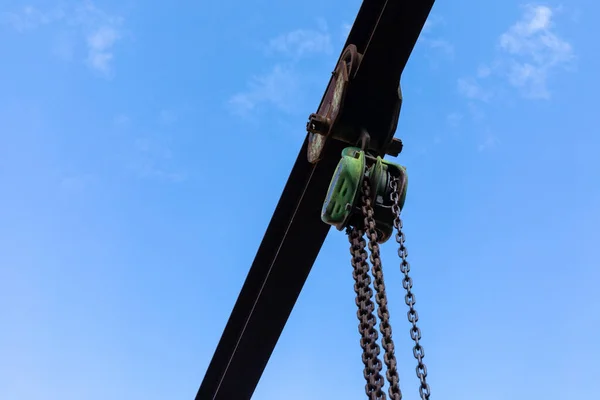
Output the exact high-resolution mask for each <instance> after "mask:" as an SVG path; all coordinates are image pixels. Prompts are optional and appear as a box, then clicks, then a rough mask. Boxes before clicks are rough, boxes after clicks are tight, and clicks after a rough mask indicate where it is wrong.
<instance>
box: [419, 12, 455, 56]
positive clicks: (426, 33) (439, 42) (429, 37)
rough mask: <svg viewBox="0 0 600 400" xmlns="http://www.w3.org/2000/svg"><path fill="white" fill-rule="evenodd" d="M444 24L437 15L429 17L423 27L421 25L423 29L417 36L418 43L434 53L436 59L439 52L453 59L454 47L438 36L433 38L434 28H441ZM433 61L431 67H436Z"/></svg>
mask: <svg viewBox="0 0 600 400" xmlns="http://www.w3.org/2000/svg"><path fill="white" fill-rule="evenodd" d="M444 24H445V20H444V19H443V18H442V17H441V16H439V15H430V16H429V17H428V18H427V20H426V21H425V25H423V29H422V31H421V35H420V36H419V39H418V41H419V43H422V44H424V45H426V46H427V47H429V48H430V49H433V50H435V51H436V58H437V56H438V55H439V53H440V52H441V53H442V54H444V55H445V56H446V57H449V58H453V57H454V45H453V44H452V43H450V42H449V41H448V40H446V39H443V38H441V37H439V36H437V37H434V36H433V32H434V28H437V27H439V26H442V25H444ZM429 58H430V61H433V64H432V66H434V67H437V60H432V59H431V57H429Z"/></svg>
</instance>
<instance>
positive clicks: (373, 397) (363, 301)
mask: <svg viewBox="0 0 600 400" xmlns="http://www.w3.org/2000/svg"><path fill="white" fill-rule="evenodd" d="M347 234H348V240H349V241H350V254H351V255H352V267H353V271H352V277H353V278H354V281H355V283H354V291H355V292H356V305H357V306H358V311H357V313H356V315H357V317H358V320H359V324H358V331H359V332H360V334H361V339H360V346H361V347H362V350H363V354H362V361H363V364H364V365H365V369H364V373H363V374H364V377H365V379H366V380H367V384H366V385H365V393H366V394H367V396H368V398H369V399H370V400H386V396H385V393H384V392H383V386H384V384H385V381H384V379H383V377H382V376H381V370H382V369H383V365H382V363H381V360H380V359H379V352H380V349H379V345H378V344H377V339H378V334H377V330H375V324H376V323H377V320H376V318H375V315H374V314H373V311H374V309H375V305H374V304H373V300H372V298H373V291H372V290H371V286H370V285H371V278H370V276H369V265H368V263H367V251H366V250H365V247H366V242H365V239H364V237H363V235H364V232H363V231H362V230H360V229H358V228H356V227H352V228H348V229H347Z"/></svg>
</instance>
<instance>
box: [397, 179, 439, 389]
mask: <svg viewBox="0 0 600 400" xmlns="http://www.w3.org/2000/svg"><path fill="white" fill-rule="evenodd" d="M399 197H400V196H399V193H398V180H397V179H393V180H392V201H393V202H394V204H393V205H392V211H393V213H394V228H396V231H397V232H396V242H398V245H399V248H398V256H399V257H400V259H401V262H400V271H401V272H402V273H403V274H404V279H403V280H402V286H403V287H404V289H405V290H406V295H405V296H404V302H405V303H406V305H407V306H408V307H409V310H408V313H407V315H408V322H410V323H411V324H412V327H411V328H410V337H411V339H412V340H413V341H414V342H415V346H414V347H413V355H414V356H415V358H416V359H417V368H416V371H417V377H418V378H419V381H420V386H419V395H420V396H421V400H429V396H430V395H431V392H430V389H429V384H427V367H426V366H425V364H424V363H423V358H424V357H425V350H424V349H423V346H421V343H420V342H419V340H421V330H420V329H419V327H418V326H417V321H418V320H419V314H417V310H415V302H416V300H415V295H414V294H413V293H412V278H411V277H410V276H409V275H408V273H409V272H410V264H409V263H408V261H406V257H407V256H408V251H407V250H406V246H405V245H404V241H405V240H406V238H405V236H404V232H403V231H402V219H401V218H400V205H399Z"/></svg>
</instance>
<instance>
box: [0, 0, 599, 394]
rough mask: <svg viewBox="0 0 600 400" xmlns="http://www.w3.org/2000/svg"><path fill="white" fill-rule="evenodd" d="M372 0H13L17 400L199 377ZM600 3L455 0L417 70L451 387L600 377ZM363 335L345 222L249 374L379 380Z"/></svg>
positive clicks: (566, 382)
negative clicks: (265, 356)
mask: <svg viewBox="0 0 600 400" xmlns="http://www.w3.org/2000/svg"><path fill="white" fill-rule="evenodd" d="M359 6H360V2H359V1H357V0H353V1H350V2H346V1H341V0H331V1H319V2H317V1H313V0H307V1H302V2H300V1H298V2H268V1H266V0H255V1H252V2H235V1H223V2H205V1H201V2H192V1H172V2H162V3H158V2H142V1H136V0H127V1H96V2H93V3H92V2H72V1H56V0H47V1H32V2H22V1H13V0H5V1H3V2H2V4H1V5H0V54H1V58H0V77H1V78H0V184H1V185H2V188H3V190H2V196H1V197H0V326H1V329H0V398H1V399H6V400H30V399H31V400H33V399H36V400H37V399H43V400H55V399H56V400H82V399H86V400H87V399H90V400H94V399H114V400H118V399H147V400H151V399H159V400H164V399H186V398H187V399H189V398H192V396H194V395H195V393H196V390H197V387H198V385H199V383H200V381H201V379H202V376H203V374H204V371H205V368H206V366H207V365H208V362H209V361H210V358H211V356H212V352H213V350H214V348H215V346H216V344H217V341H218V339H219V337H220V334H221V332H222V329H223V327H224V325H225V322H226V320H227V318H228V316H229V312H230V311H231V308H232V306H233V304H234V302H235V300H236V297H237V294H238V291H239V289H240V287H241V285H242V283H243V280H244V279H245V276H246V273H247V270H248V268H249V266H250V263H251V262H252V260H253V258H254V254H255V251H256V249H257V246H258V244H259V243H260V240H261V238H262V235H263V233H264V230H265V228H266V226H267V224H268V222H269V219H270V216H271V214H272V211H273V209H274V206H275V204H276V202H277V200H278V198H279V195H280V193H281V190H282V188H283V185H284V183H285V181H286V178H287V176H288V173H289V170H290V168H291V166H292V164H293V162H294V160H295V157H296V155H297V152H298V149H299V147H300V145H301V142H302V140H303V137H304V134H305V132H304V125H305V121H306V118H307V116H308V115H309V114H310V113H311V112H313V111H314V110H315V107H316V106H317V104H318V101H319V100H320V98H321V95H322V92H323V89H324V87H325V84H326V82H327V79H328V76H329V75H328V74H329V73H330V71H331V69H332V68H333V65H334V63H335V60H336V57H337V56H338V54H339V52H340V50H341V46H342V45H343V42H344V39H345V34H346V33H347V31H348V29H349V25H350V24H351V23H352V22H353V19H354V16H355V15H356V12H357V11H358V8H359ZM599 12H600V6H598V5H597V3H595V2H592V1H590V0H574V1H570V2H568V3H567V2H564V3H558V2H553V3H535V4H524V3H519V2H514V1H512V0H507V1H502V2H480V1H474V0H465V1H463V2H460V3H458V2H450V1H442V0H440V1H438V2H437V4H436V5H435V6H434V9H433V12H432V14H431V16H430V19H429V21H428V24H427V26H426V28H425V30H424V32H423V34H422V36H421V38H420V40H419V42H418V44H417V46H416V48H415V50H414V52H413V57H412V58H411V60H410V62H409V64H408V66H407V69H406V71H405V73H404V75H403V78H402V83H403V92H404V98H405V103H404V107H403V110H402V115H401V120H400V123H399V126H398V131H397V136H398V137H401V138H402V139H403V141H404V143H405V150H404V153H403V154H402V155H401V156H400V157H399V158H398V160H397V161H398V162H400V163H402V164H404V165H406V166H407V168H408V172H409V176H410V187H409V192H408V197H407V202H406V206H405V210H404V219H405V228H406V234H407V246H408V249H409V258H410V261H411V264H412V274H413V277H414V280H415V289H414V290H415V294H416V298H417V309H418V311H419V315H420V318H421V320H420V325H421V328H422V331H423V344H424V346H425V350H426V361H427V365H428V369H429V380H430V384H431V386H432V393H433V398H434V399H436V398H439V399H442V398H444V399H446V400H471V399H472V400H484V399H485V400H495V399H506V398H510V399H515V400H516V399H531V398H547V399H558V398H561V399H564V398H592V397H594V396H595V395H596V396H597V393H599V392H600V383H599V381H598V379H597V378H598V373H599V372H600V366H599V365H598V362H597V360H598V358H599V357H600V345H599V341H598V340H597V339H598V337H599V336H600V311H599V310H600V296H599V295H598V290H597V282H598V280H599V279H600V272H599V270H598V256H597V248H598V244H597V238H598V234H597V229H598V228H597V227H598V225H599V223H600V212H599V211H598V204H599V202H600V185H599V182H600V158H599V157H598V155H597V154H598V147H599V145H600V139H598V135H597V126H598V115H599V114H598V110H597V93H598V92H599V91H600V81H599V79H598V75H597V71H598V70H600V57H599V56H598V50H599V48H598V43H597V37H598V36H599V35H600V33H599V32H600V31H599V28H598V26H597V24H596V22H595V21H596V18H595V17H594V16H595V15H597V14H598V13H599ZM594 32H596V33H595V34H594ZM395 251H396V249H395V244H394V243H393V242H390V243H388V244H387V245H386V246H384V249H383V262H384V268H385V272H386V282H387V286H388V292H389V297H390V310H391V313H392V321H391V322H392V326H393V328H394V337H395V341H396V348H397V357H398V359H399V363H400V374H401V384H402V389H403V391H404V393H405V397H404V398H405V399H409V400H415V399H417V380H416V377H415V375H414V365H415V362H414V359H413V358H412V352H411V343H410V340H409V335H408V329H409V325H408V322H407V321H406V309H405V305H404V303H403V291H402V286H401V277H400V272H399V268H398V260H397V258H396V255H395ZM292 267H293V266H290V268H292ZM358 339H359V338H358V332H357V321H356V317H355V305H354V293H353V289H352V278H351V270H350V263H349V258H348V245H347V241H346V238H345V237H344V235H343V234H342V233H340V232H337V231H332V232H331V234H330V235H329V237H328V238H327V241H326V243H325V245H324V247H323V251H322V253H321V255H320V257H319V259H318V261H317V262H316V264H315V266H314V269H313V272H312V274H311V276H310V277H309V280H308V282H307V284H306V286H305V289H304V291H303V293H302V295H301V297H300V299H299V301H298V303H297V306H296V308H295V310H294V312H293V314H292V316H291V318H290V320H289V323H288V325H287V327H286V329H285V331H284V333H283V335H282V337H281V339H280V342H279V344H278V346H277V348H276V350H275V352H274V354H273V357H272V358H271V361H270V363H269V365H268V367H267V368H266V370H265V373H264V375H263V379H262V381H261V382H260V384H259V387H258V388H257V390H256V392H255V396H254V398H255V399H258V400H263V399H264V400H270V399H282V398H285V399H362V398H364V393H363V385H364V383H363V378H362V363H361V361H360V347H359V345H358Z"/></svg>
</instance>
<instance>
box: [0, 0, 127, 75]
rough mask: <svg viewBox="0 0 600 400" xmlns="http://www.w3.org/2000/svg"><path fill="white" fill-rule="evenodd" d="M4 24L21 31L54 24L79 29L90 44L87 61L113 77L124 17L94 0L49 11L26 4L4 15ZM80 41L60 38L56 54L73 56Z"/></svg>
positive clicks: (0, 16)
mask: <svg viewBox="0 0 600 400" xmlns="http://www.w3.org/2000/svg"><path fill="white" fill-rule="evenodd" d="M0 23H2V24H3V25H6V26H9V27H11V28H12V29H14V30H15V31H16V32H18V33H25V32H27V31H33V30H34V29H36V28H39V27H41V26H51V25H53V24H60V25H61V27H63V28H64V27H69V28H75V29H74V31H75V32H77V39H78V40H79V41H83V42H84V43H85V46H86V53H87V54H86V56H85V58H84V61H85V64H86V65H87V66H88V67H89V68H90V69H91V70H92V71H94V72H96V73H98V74H99V75H100V76H103V77H106V78H110V77H112V75H113V73H114V69H113V62H114V57H115V54H114V47H115V44H116V43H117V41H118V40H119V39H121V37H122V33H121V29H122V23H123V18H122V17H120V16H115V15H111V14H108V13H106V12H105V11H103V10H101V9H100V8H98V7H96V5H95V4H94V3H93V2H92V1H89V0H88V1H83V2H81V3H78V4H77V5H76V6H75V7H71V8H66V7H57V8H54V9H51V10H47V11H43V10H40V9H38V8H36V7H33V6H26V7H23V8H20V9H18V10H16V11H12V12H5V13H2V14H0ZM63 35H64V33H63ZM76 42H77V40H71V39H69V38H66V37H60V38H59V40H58V42H57V41H56V40H55V43H54V45H53V46H54V48H55V49H54V50H55V53H56V54H57V55H59V56H61V57H62V58H63V59H70V58H71V56H72V54H73V51H74V50H73V48H72V47H73V45H74V44H75V43H76Z"/></svg>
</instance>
